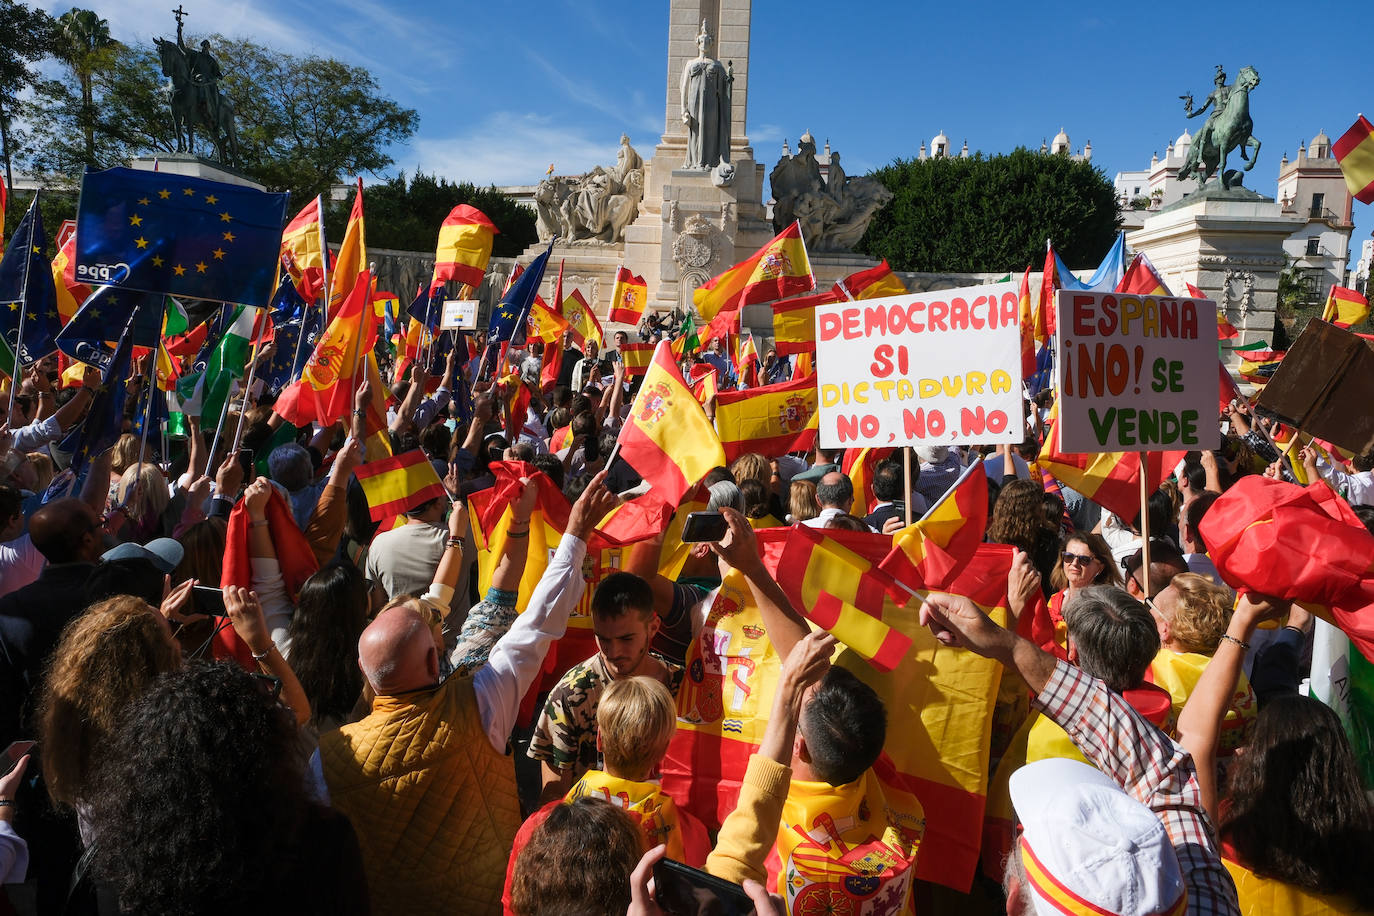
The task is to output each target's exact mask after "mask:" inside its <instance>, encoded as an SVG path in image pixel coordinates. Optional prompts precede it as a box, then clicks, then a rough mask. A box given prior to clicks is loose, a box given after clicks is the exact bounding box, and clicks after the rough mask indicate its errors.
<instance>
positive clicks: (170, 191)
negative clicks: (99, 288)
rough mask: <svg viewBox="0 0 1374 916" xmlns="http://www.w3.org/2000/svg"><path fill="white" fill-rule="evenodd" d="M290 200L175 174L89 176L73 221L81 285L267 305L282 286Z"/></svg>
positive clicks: (125, 171) (132, 172)
mask: <svg viewBox="0 0 1374 916" xmlns="http://www.w3.org/2000/svg"><path fill="white" fill-rule="evenodd" d="M286 198H287V195H285V194H271V193H268V192H266V191H259V190H257V189H255V188H249V187H244V186H241V185H233V184H226V183H224V182H222V181H209V180H207V179H204V178H192V177H189V176H186V175H173V174H171V173H170V172H145V171H142V170H139V169H128V168H115V169H106V170H105V171H103V172H87V173H86V174H85V175H83V176H82V179H81V202H80V206H79V208H78V210H77V215H76V279H77V280H79V281H81V282H82V283H88V284H91V285H95V284H102V283H108V284H112V285H116V286H121V287H124V288H127V289H134V290H143V291H145V292H150V293H165V294H168V295H172V296H184V297H189V298H195V299H210V300H212V301H217V302H235V303H239V304H242V305H252V306H257V307H266V306H267V305H268V304H269V303H270V302H271V299H272V293H273V292H274V291H275V289H276V277H277V263H278V255H279V253H280V250H281V233H282V224H283V223H284V222H285V219H286Z"/></svg>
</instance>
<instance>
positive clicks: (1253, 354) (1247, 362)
mask: <svg viewBox="0 0 1374 916" xmlns="http://www.w3.org/2000/svg"><path fill="white" fill-rule="evenodd" d="M1235 352H1236V353H1239V354H1240V365H1239V366H1237V367H1236V372H1238V373H1239V374H1240V377H1241V378H1243V379H1245V380H1246V381H1247V382H1249V383H1250V384H1252V385H1255V386H1257V387H1261V388H1262V387H1264V386H1265V385H1267V384H1269V380H1270V379H1271V378H1273V377H1274V372H1275V370H1277V369H1278V367H1279V363H1281V362H1283V358H1284V357H1285V356H1287V355H1288V351H1287V350H1240V349H1237V350H1236V351H1235Z"/></svg>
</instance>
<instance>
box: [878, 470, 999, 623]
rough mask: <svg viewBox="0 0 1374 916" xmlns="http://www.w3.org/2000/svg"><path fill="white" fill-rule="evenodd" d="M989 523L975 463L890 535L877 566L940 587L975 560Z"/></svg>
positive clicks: (984, 483)
mask: <svg viewBox="0 0 1374 916" xmlns="http://www.w3.org/2000/svg"><path fill="white" fill-rule="evenodd" d="M987 523H988V475H987V474H986V473H985V472H984V470H983V467H982V465H981V464H980V463H978V462H974V463H973V464H972V465H970V466H969V467H967V468H965V469H964V473H963V476H962V477H960V478H959V480H958V481H956V482H955V484H954V486H952V487H950V489H949V490H948V491H947V492H946V493H945V495H944V497H943V498H942V499H941V500H940V502H938V503H936V504H935V506H934V507H932V508H931V509H930V510H929V511H928V512H927V513H926V514H925V516H924V517H923V518H922V519H920V521H917V522H914V523H913V524H911V525H908V526H907V527H906V528H903V529H902V530H901V531H899V532H897V533H896V534H895V535H893V537H892V550H891V551H890V552H889V553H888V555H887V556H885V557H884V558H883V560H882V562H881V563H879V564H878V565H879V567H880V568H881V569H882V570H883V571H884V572H886V573H888V574H889V575H890V576H892V577H893V578H894V579H897V580H898V581H900V582H903V583H905V584H906V585H907V586H909V587H911V588H921V587H938V586H937V585H936V584H937V583H944V582H950V581H952V580H953V579H954V578H955V577H956V576H957V575H958V574H959V572H960V571H961V570H962V569H963V568H964V567H965V566H966V565H968V562H969V561H970V560H971V559H973V555H974V554H975V553H976V552H977V550H978V545H979V544H981V543H982V542H983V532H984V530H985V529H986V528H987ZM903 600H904V599H903Z"/></svg>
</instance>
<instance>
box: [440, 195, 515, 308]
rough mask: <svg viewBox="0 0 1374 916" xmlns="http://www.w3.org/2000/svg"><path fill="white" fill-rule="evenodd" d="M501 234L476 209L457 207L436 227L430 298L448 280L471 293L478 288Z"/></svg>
mask: <svg viewBox="0 0 1374 916" xmlns="http://www.w3.org/2000/svg"><path fill="white" fill-rule="evenodd" d="M500 231H501V230H500V229H497V228H496V225H495V224H494V223H492V221H491V220H489V219H487V216H486V214H485V213H483V212H482V211H481V210H478V209H477V208H476V207H470V206H468V205H467V204H459V205H458V206H456V207H454V208H453V210H452V211H451V212H450V213H449V215H448V216H446V217H444V221H443V223H442V224H440V226H439V244H438V245H437V246H436V248H435V250H434V280H433V281H432V282H431V283H430V284H429V290H430V294H431V295H433V294H434V293H435V292H437V291H438V290H439V289H440V288H442V287H443V285H444V284H445V283H447V282H448V281H449V280H457V281H458V282H459V283H466V284H467V285H468V286H471V287H472V288H473V289H476V288H477V287H479V286H481V285H482V278H483V277H484V276H486V273H487V262H488V261H490V260H491V243H492V240H493V239H494V238H495V237H496V235H497V233H499V232H500Z"/></svg>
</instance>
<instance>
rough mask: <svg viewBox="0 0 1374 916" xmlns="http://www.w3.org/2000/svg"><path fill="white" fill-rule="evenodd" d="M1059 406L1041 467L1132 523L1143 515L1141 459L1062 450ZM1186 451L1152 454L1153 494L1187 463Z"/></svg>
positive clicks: (1149, 459)
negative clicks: (1179, 467) (1059, 432)
mask: <svg viewBox="0 0 1374 916" xmlns="http://www.w3.org/2000/svg"><path fill="white" fill-rule="evenodd" d="M1058 419H1059V403H1058V402H1057V401H1056V402H1055V405H1054V406H1053V407H1052V408H1050V417H1049V420H1048V421H1047V422H1048V424H1049V429H1047V430H1046V432H1045V444H1044V445H1043V446H1041V447H1040V457H1039V459H1038V460H1039V463H1040V467H1041V468H1042V469H1044V470H1046V471H1048V472H1049V473H1050V474H1052V475H1054V477H1055V478H1056V479H1058V480H1060V481H1062V482H1063V483H1066V484H1068V485H1069V486H1071V487H1073V488H1074V489H1075V490H1077V491H1078V492H1079V493H1082V494H1083V495H1084V496H1086V497H1087V498H1088V499H1091V500H1092V501H1093V502H1095V503H1097V504H1098V505H1099V506H1101V507H1102V508H1104V509H1106V510H1107V511H1108V512H1110V513H1112V514H1113V515H1115V516H1116V517H1117V518H1120V519H1122V520H1124V521H1127V522H1129V521H1130V520H1131V519H1133V518H1135V517H1136V515H1138V514H1139V513H1140V458H1139V455H1138V453H1131V452H1094V453H1092V454H1075V453H1073V452H1062V451H1060V450H1059V434H1058V431H1057V429H1056V427H1057V426H1058ZM1184 454H1185V453H1184V452H1148V453H1147V459H1146V461H1147V474H1148V477H1147V479H1146V485H1147V486H1148V487H1149V491H1150V492H1151V493H1153V492H1154V491H1155V490H1157V489H1159V485H1160V484H1162V483H1164V481H1165V479H1167V478H1168V476H1169V474H1170V473H1172V472H1173V469H1174V468H1175V467H1177V466H1178V463H1179V462H1180V461H1182V460H1183V456H1184Z"/></svg>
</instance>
